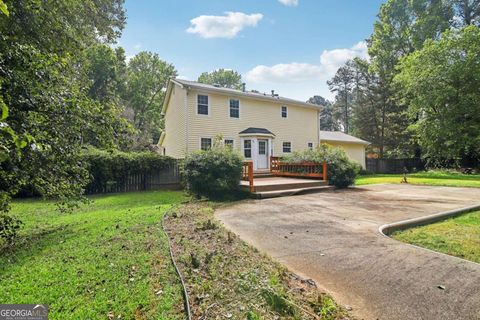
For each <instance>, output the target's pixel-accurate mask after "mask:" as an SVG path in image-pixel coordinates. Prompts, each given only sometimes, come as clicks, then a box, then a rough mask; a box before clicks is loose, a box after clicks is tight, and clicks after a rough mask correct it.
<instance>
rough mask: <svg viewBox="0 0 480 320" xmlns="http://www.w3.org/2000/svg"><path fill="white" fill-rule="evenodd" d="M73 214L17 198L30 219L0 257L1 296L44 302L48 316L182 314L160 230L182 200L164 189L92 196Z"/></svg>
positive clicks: (15, 210)
mask: <svg viewBox="0 0 480 320" xmlns="http://www.w3.org/2000/svg"><path fill="white" fill-rule="evenodd" d="M91 200H93V202H92V203H90V204H85V205H82V206H81V207H80V208H79V209H77V210H75V211H74V212H73V213H60V212H59V211H58V210H56V207H55V205H54V204H53V203H51V202H44V201H38V200H37V201H32V200H28V201H16V202H14V204H13V207H12V214H13V215H15V216H17V217H19V218H20V219H21V220H23V222H24V223H25V225H24V228H23V229H22V230H21V233H20V239H19V243H17V244H16V246H15V247H14V248H13V249H10V250H9V251H5V250H4V251H3V252H1V256H0V283H1V290H0V302H1V303H45V304H48V305H49V307H50V310H51V311H50V319H108V318H115V319H120V318H121V319H133V318H135V319H177V318H178V319H183V315H182V314H181V310H179V306H181V305H182V296H181V287H180V286H179V283H178V279H177V277H176V275H175V272H174V269H173V267H172V265H171V263H170V260H169V258H168V246H167V244H166V238H165V236H164V234H163V232H162V230H161V224H160V222H161V219H162V216H163V214H164V213H165V211H166V210H167V209H169V208H170V207H171V206H172V205H174V204H177V203H180V202H181V201H182V200H184V196H183V194H182V193H180V192H171V191H167V192H166V191H161V192H160V191H159V192H143V193H127V194H121V195H109V196H99V197H92V198H91Z"/></svg>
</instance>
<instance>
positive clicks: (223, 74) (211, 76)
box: [198, 69, 242, 90]
mask: <svg viewBox="0 0 480 320" xmlns="http://www.w3.org/2000/svg"><path fill="white" fill-rule="evenodd" d="M198 82H201V83H206V84H211V85H219V86H221V87H224V88H230V89H237V90H240V89H242V76H241V75H240V73H238V72H236V71H233V70H227V69H218V70H215V71H212V72H204V73H202V74H201V75H200V77H198Z"/></svg>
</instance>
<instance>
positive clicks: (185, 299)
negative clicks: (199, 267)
mask: <svg viewBox="0 0 480 320" xmlns="http://www.w3.org/2000/svg"><path fill="white" fill-rule="evenodd" d="M177 208H178V206H173V207H171V208H170V209H168V210H167V212H165V214H164V215H163V218H162V230H163V232H164V233H165V235H166V236H167V241H168V250H169V252H170V260H171V261H172V263H173V266H174V267H175V271H176V272H177V275H178V277H179V278H180V283H181V284H182V289H183V300H184V304H185V313H186V314H187V320H192V314H191V311H190V302H189V300H188V292H187V288H186V286H185V280H184V279H183V276H182V274H181V273H180V269H178V266H177V263H176V262H175V258H174V256H173V250H172V243H171V241H170V236H169V235H168V232H167V230H165V218H166V217H167V216H168V215H170V213H171V212H173V211H174V210H175V209H177Z"/></svg>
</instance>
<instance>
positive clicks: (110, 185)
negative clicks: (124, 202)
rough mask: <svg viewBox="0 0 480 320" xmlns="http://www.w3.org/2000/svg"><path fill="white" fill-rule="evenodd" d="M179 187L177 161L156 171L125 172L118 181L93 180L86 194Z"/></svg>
mask: <svg viewBox="0 0 480 320" xmlns="http://www.w3.org/2000/svg"><path fill="white" fill-rule="evenodd" d="M179 187H180V168H179V163H178V162H175V163H173V164H172V165H167V166H166V167H165V168H163V169H161V170H158V171H145V172H140V173H134V174H127V175H125V176H124V177H123V179H120V181H95V179H94V180H93V181H91V182H90V184H89V185H88V186H87V188H86V190H85V193H86V194H98V193H118V192H130V191H146V190H158V189H165V188H174V189H178V188H179Z"/></svg>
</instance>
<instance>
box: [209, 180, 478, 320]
mask: <svg viewBox="0 0 480 320" xmlns="http://www.w3.org/2000/svg"><path fill="white" fill-rule="evenodd" d="M474 204H480V189H473V188H448V187H429V186H411V185H374V186H367V187H361V188H353V189H350V190H343V191H333V192H324V193H317V194H310V195H302V196H293V197H285V198H275V199H268V200H249V201H245V202H241V203H237V204H235V205H233V206H229V207H225V208H222V209H219V210H218V211H217V213H216V215H217V217H218V218H219V219H220V220H221V221H222V222H223V223H224V224H225V225H226V227H227V228H229V229H230V230H232V231H233V232H235V233H236V234H238V235H239V236H240V237H241V238H243V239H244V240H245V241H247V242H248V243H250V244H252V245H253V246H255V247H257V248H258V249H260V250H261V251H263V252H265V253H267V254H269V255H270V256H271V257H273V258H274V259H276V260H277V261H279V262H281V263H283V264H284V265H286V266H287V267H289V268H290V269H291V270H293V271H294V272H296V273H298V274H300V275H302V276H304V277H308V278H312V279H313V280H315V281H316V282H317V284H319V286H321V287H322V288H323V289H325V290H326V291H327V292H329V293H330V294H332V295H333V296H334V298H335V299H336V300H337V301H338V302H339V303H341V304H343V305H348V306H351V307H352V308H353V310H352V313H353V314H354V315H356V316H358V317H360V318H363V319H402V320H405V319H415V320H417V319H434V320H443V319H452V320H453V319H454V320H459V319H480V264H476V263H473V262H468V261H465V260H462V259H458V258H455V257H451V256H447V255H444V254H439V253H435V252H432V251H429V250H425V249H422V248H417V247H414V246H411V245H408V244H404V243H401V242H398V241H396V240H393V239H391V238H388V237H386V236H383V235H381V234H380V233H379V231H378V228H379V226H381V225H383V224H386V223H391V222H396V221H401V220H406V219H410V218H415V217H420V216H425V215H429V214H433V213H438V212H442V211H446V210H451V209H456V208H462V207H468V206H471V205H474ZM439 286H442V288H443V287H444V288H445V289H440V288H439Z"/></svg>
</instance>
